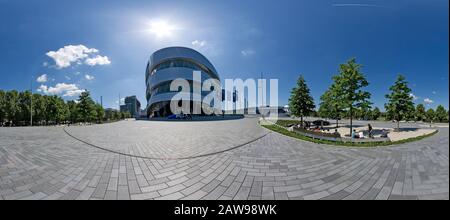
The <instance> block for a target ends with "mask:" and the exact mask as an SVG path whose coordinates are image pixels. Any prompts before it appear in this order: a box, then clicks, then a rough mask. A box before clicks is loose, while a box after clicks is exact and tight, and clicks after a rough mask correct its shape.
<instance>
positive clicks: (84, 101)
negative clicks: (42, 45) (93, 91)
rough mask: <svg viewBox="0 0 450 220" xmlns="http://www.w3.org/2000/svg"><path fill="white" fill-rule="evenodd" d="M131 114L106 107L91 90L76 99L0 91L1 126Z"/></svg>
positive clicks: (45, 123) (65, 122) (117, 116)
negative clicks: (98, 101) (91, 94)
mask: <svg viewBox="0 0 450 220" xmlns="http://www.w3.org/2000/svg"><path fill="white" fill-rule="evenodd" d="M31 113H32V115H30V114H31ZM31 116H32V117H31ZM129 117H131V114H130V113H129V112H118V111H115V110H105V109H103V107H102V106H101V105H100V104H98V103H95V102H94V101H93V100H92V98H91V97H90V93H89V92H88V91H86V92H83V93H81V95H80V96H79V98H78V99H77V100H76V101H67V102H66V101H64V99H62V98H61V97H58V96H48V95H41V94H31V92H30V91H25V92H18V91H15V90H12V91H3V90H0V126H4V125H7V126H24V125H30V124H31V120H32V123H33V125H50V124H68V123H78V122H90V123H92V122H96V123H101V122H104V121H111V120H119V119H124V118H129ZM31 118H32V119H31Z"/></svg>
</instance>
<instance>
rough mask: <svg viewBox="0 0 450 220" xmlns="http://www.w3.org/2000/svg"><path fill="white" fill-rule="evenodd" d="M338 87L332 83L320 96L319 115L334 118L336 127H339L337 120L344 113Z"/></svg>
mask: <svg viewBox="0 0 450 220" xmlns="http://www.w3.org/2000/svg"><path fill="white" fill-rule="evenodd" d="M338 89H339V88H337V87H336V84H332V85H331V86H330V88H329V89H328V90H327V91H326V92H325V93H324V94H323V95H322V96H321V97H320V107H319V116H320V117H322V118H330V119H334V120H336V127H339V120H340V119H341V118H342V114H343V113H344V111H343V109H344V107H343V106H342V103H341V102H340V101H339V100H340V98H341V97H340V94H341V93H340V92H339V91H338Z"/></svg>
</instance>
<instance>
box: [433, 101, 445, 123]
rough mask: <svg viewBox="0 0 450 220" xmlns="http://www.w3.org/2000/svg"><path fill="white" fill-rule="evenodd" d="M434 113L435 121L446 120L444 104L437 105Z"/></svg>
mask: <svg viewBox="0 0 450 220" xmlns="http://www.w3.org/2000/svg"><path fill="white" fill-rule="evenodd" d="M435 115H436V116H435V118H436V121H438V122H444V121H447V117H448V114H447V110H445V108H444V106H442V105H439V106H438V107H437V108H436V114H435Z"/></svg>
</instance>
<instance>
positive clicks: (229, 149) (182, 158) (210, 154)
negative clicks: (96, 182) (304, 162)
mask: <svg viewBox="0 0 450 220" xmlns="http://www.w3.org/2000/svg"><path fill="white" fill-rule="evenodd" d="M63 130H64V132H65V133H66V134H67V135H69V137H71V138H73V139H75V140H77V141H79V142H81V143H83V144H86V145H89V146H91V147H94V148H97V149H100V150H104V151H107V152H110V153H115V154H120V155H124V156H128V157H135V158H142V159H151V160H185V159H194V158H199V157H207V156H212V155H216V154H221V153H225V152H227V151H231V150H234V149H237V148H240V147H243V146H245V145H247V144H251V143H253V142H255V141H258V140H260V139H262V138H263V137H265V136H266V135H268V134H269V133H272V132H271V131H269V132H267V133H265V134H263V135H262V136H260V137H257V138H255V139H253V140H250V141H248V142H245V143H243V144H239V145H236V146H234V147H231V148H227V149H225V150H221V151H216V152H212V153H207V154H201V155H196V156H191V157H174V158H157V157H146V156H140V155H134V154H128V153H122V152H119V151H115V150H111V149H108V148H104V147H100V146H98V145H95V144H92V143H89V142H87V141H84V140H82V139H81V138H78V137H76V136H74V135H72V134H70V133H69V132H68V131H67V130H66V127H63Z"/></svg>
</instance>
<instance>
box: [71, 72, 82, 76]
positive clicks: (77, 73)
mask: <svg viewBox="0 0 450 220" xmlns="http://www.w3.org/2000/svg"><path fill="white" fill-rule="evenodd" d="M80 74H81V73H80V72H75V73H73V75H75V76H78V75H80Z"/></svg>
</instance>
